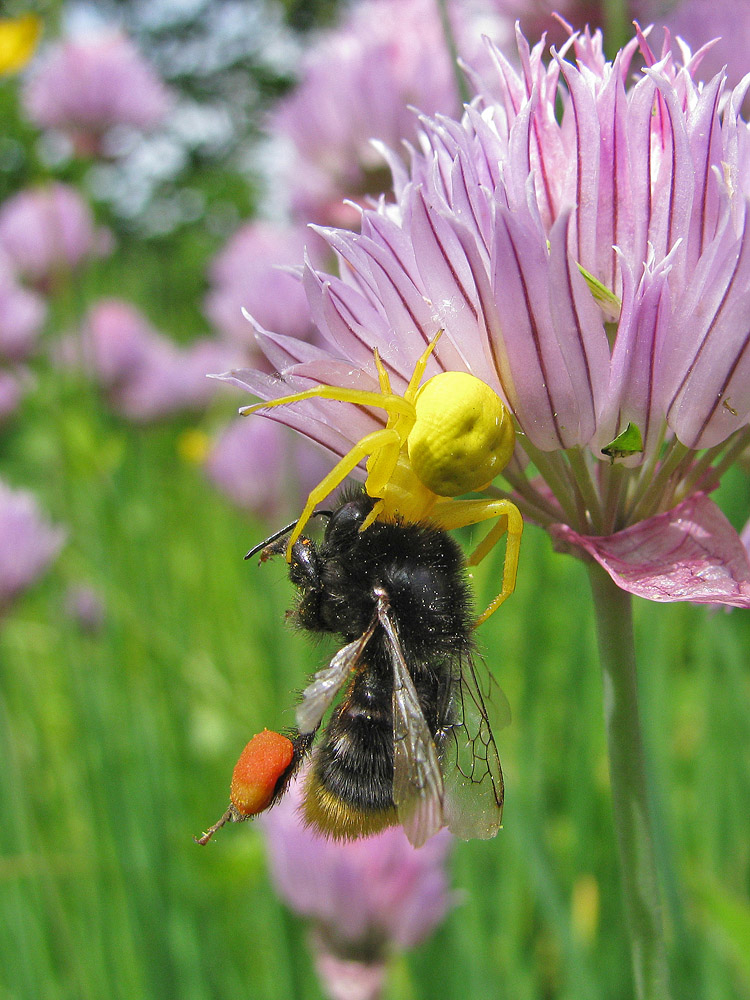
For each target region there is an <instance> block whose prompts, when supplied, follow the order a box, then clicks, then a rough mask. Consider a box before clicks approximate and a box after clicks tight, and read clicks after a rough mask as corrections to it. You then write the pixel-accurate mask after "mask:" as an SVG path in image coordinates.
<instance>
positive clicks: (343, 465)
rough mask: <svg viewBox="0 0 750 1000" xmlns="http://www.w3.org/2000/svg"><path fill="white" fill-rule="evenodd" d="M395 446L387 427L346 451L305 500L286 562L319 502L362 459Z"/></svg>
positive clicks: (292, 535)
mask: <svg viewBox="0 0 750 1000" xmlns="http://www.w3.org/2000/svg"><path fill="white" fill-rule="evenodd" d="M394 444H395V445H397V446H399V447H400V442H399V439H398V435H397V434H396V433H395V431H393V430H389V429H388V428H387V427H383V428H382V430H379V431H373V432H372V433H371V434H366V435H365V436H364V437H363V438H362V440H361V441H358V442H357V443H356V444H355V445H354V447H353V448H352V449H351V451H348V452H347V453H346V455H344V457H343V458H342V459H340V460H339V461H338V462H337V463H336V465H334V467H333V468H332V469H331V471H330V472H329V473H328V475H327V476H324V477H323V479H321V481H320V482H319V483H318V485H317V486H316V487H315V488H314V489H313V490H311V492H310V495H309V496H308V498H307V502H306V503H305V506H304V508H303V510H302V513H301V514H300V517H299V520H298V521H297V526H296V528H295V529H294V531H293V532H292V533H291V535H290V536H289V542H288V544H287V548H286V561H287V562H291V561H292V549H293V547H294V543H295V542H296V541H297V539H298V538H299V536H300V535H301V534H302V531H303V529H304V527H305V525H306V524H307V522H308V521H309V520H310V518H311V517H312V515H313V513H314V511H315V508H316V507H317V506H318V504H319V503H320V502H321V500H325V498H326V497H327V496H328V494H329V493H331V492H332V491H333V490H335V489H336V487H337V486H338V485H339V484H340V483H341V482H343V481H344V479H346V477H347V476H348V475H349V473H350V472H351V471H352V469H354V468H355V466H357V465H359V463H360V462H361V461H362V459H363V458H366V457H367V456H368V455H371V454H372V453H373V452H377V451H379V450H380V449H382V448H388V447H390V446H391V445H394Z"/></svg>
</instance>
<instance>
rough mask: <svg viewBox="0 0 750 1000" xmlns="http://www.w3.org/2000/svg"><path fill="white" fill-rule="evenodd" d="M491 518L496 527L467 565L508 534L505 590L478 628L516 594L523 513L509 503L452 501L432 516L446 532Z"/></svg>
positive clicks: (440, 505)
mask: <svg viewBox="0 0 750 1000" xmlns="http://www.w3.org/2000/svg"><path fill="white" fill-rule="evenodd" d="M492 518H497V524H495V525H493V527H492V528H491V529H490V531H489V532H488V533H487V535H485V537H484V538H483V539H482V541H481V542H480V543H479V545H477V547H476V548H475V549H474V551H473V552H472V553H471V555H470V556H469V558H468V559H467V560H466V564H467V565H468V566H476V565H478V564H479V563H480V562H481V561H482V560H483V559H484V558H485V556H486V555H487V554H488V553H489V552H490V551H491V549H493V548H494V547H495V545H497V543H498V542H499V540H500V538H501V537H502V536H503V535H504V534H505V533H506V532H507V535H508V537H507V540H506V543H505V562H504V564H503V582H502V589H501V591H500V593H499V594H498V595H497V597H496V598H495V599H494V600H493V601H491V602H490V604H489V606H488V607H487V609H486V610H485V611H484V612H483V613H482V614H481V615H480V616H479V618H477V620H476V622H475V627H476V626H477V625H481V624H482V623H483V622H485V621H487V619H488V618H489V617H490V615H491V614H493V613H494V612H495V611H497V609H498V608H499V607H500V605H501V604H502V603H503V601H505V600H506V599H507V598H508V597H510V595H511V594H512V593H513V591H514V590H515V587H516V573H517V571H518V555H519V552H520V548H521V535H522V533H523V518H522V517H521V512H520V511H519V510H518V508H517V507H516V505H515V504H514V503H511V502H510V500H450V501H447V502H445V503H441V504H437V505H436V506H435V507H434V508H433V511H432V513H431V515H430V520H432V521H435V522H437V523H438V524H439V525H440V527H442V528H446V529H453V528H463V527H465V526H466V525H469V524H479V523H480V522H481V521H489V520H491V519H492Z"/></svg>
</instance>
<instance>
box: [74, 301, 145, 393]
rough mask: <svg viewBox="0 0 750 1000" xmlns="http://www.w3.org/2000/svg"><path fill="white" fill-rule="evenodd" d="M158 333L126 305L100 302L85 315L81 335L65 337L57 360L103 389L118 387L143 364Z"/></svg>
mask: <svg viewBox="0 0 750 1000" xmlns="http://www.w3.org/2000/svg"><path fill="white" fill-rule="evenodd" d="M158 337H159V334H158V333H157V332H156V330H154V329H153V327H152V326H151V325H150V324H149V322H148V320H147V319H146V317H145V316H143V315H142V313H140V312H139V311H138V310H137V309H136V308H135V307H134V306H132V305H130V303H129V302H123V301H122V300H120V299H102V300H101V301H100V302H97V303H96V304H95V305H93V306H92V307H91V308H90V309H89V312H88V313H87V315H86V317H85V319H84V321H83V324H82V326H81V330H80V333H79V334H78V335H77V336H68V337H66V338H65V339H64V340H63V341H62V343H61V345H60V351H59V355H60V359H61V360H62V361H64V362H65V363H66V364H67V365H69V366H71V367H80V368H84V369H85V370H86V371H88V372H89V373H90V374H91V375H92V376H93V377H94V378H95V379H96V380H97V382H98V383H99V384H100V385H101V386H102V387H103V388H104V389H113V388H116V387H117V386H119V385H121V384H122V383H124V382H125V381H127V379H128V378H130V377H131V376H132V375H133V373H134V372H136V371H137V370H138V369H139V368H141V367H142V366H143V365H145V364H146V362H147V359H148V356H149V352H150V351H151V349H152V345H153V343H154V341H155V340H156V339H157V338H158Z"/></svg>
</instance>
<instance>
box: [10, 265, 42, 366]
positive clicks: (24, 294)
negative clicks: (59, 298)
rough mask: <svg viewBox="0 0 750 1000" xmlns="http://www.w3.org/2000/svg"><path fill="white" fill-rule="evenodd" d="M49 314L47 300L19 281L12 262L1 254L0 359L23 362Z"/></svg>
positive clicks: (32, 347)
mask: <svg viewBox="0 0 750 1000" xmlns="http://www.w3.org/2000/svg"><path fill="white" fill-rule="evenodd" d="M46 315H47V307H46V305H45V304H44V301H43V300H42V299H41V298H40V297H39V296H38V295H36V294H35V293H34V292H31V291H29V290H28V289H27V288H23V287H22V286H21V285H19V284H18V282H17V280H16V277H15V274H14V273H13V270H12V267H11V264H10V261H9V260H8V258H7V256H6V255H5V254H3V253H0V359H2V360H5V361H21V360H23V359H24V358H26V357H28V356H29V354H31V352H32V351H33V349H34V346H35V345H36V340H37V337H38V335H39V331H40V329H41V327H42V324H43V323H44V320H45V318H46Z"/></svg>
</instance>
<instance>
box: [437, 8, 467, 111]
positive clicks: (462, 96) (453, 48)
mask: <svg viewBox="0 0 750 1000" xmlns="http://www.w3.org/2000/svg"><path fill="white" fill-rule="evenodd" d="M437 7H438V12H439V14H440V23H441V25H442V27H443V36H444V38H445V44H446V47H447V49H448V55H449V56H450V60H451V64H452V66H453V76H454V78H455V80H456V90H457V91H458V97H459V100H460V101H461V103H462V104H468V103H469V101H470V100H471V91H470V90H469V83H468V81H467V79H466V77H465V76H464V74H463V70H462V69H461V67H460V66H459V65H458V46H457V45H456V39H455V36H454V34H453V27H452V25H451V19H450V15H449V14H448V0H437Z"/></svg>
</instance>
